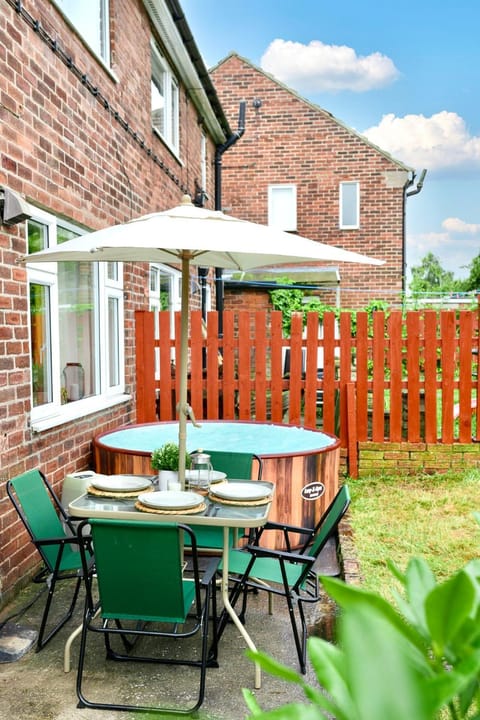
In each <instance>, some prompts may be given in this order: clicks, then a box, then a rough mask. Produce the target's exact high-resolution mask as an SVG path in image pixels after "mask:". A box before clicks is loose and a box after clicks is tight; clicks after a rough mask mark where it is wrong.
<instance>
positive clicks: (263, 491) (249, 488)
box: [213, 482, 272, 500]
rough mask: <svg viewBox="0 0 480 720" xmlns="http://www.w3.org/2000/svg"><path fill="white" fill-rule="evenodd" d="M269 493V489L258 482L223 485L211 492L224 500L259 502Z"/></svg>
mask: <svg viewBox="0 0 480 720" xmlns="http://www.w3.org/2000/svg"><path fill="white" fill-rule="evenodd" d="M271 492H272V491H271V489H270V488H269V487H267V486H266V485H262V484H260V483H258V482H245V483H234V482H231V483H225V484H224V485H220V486H219V487H218V488H215V490H214V491H213V493H214V495H216V496H217V497H219V498H223V499H224V500H261V499H262V498H265V497H267V495H270V494H271Z"/></svg>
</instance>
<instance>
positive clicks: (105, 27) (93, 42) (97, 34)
mask: <svg viewBox="0 0 480 720" xmlns="http://www.w3.org/2000/svg"><path fill="white" fill-rule="evenodd" d="M55 2H56V4H57V5H58V7H59V8H60V10H62V12H63V14H64V15H65V16H66V17H67V18H68V19H69V20H70V22H71V23H72V25H73V26H74V27H75V29H76V30H77V32H78V33H79V35H81V36H82V38H83V39H84V40H85V42H86V43H87V44H88V45H89V47H90V48H91V49H92V50H93V52H94V53H96V54H97V55H98V56H99V57H101V58H102V60H103V61H104V62H105V63H107V64H109V63H110V38H109V7H108V3H109V0H82V2H78V0H55Z"/></svg>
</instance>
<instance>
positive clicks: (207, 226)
mask: <svg viewBox="0 0 480 720" xmlns="http://www.w3.org/2000/svg"><path fill="white" fill-rule="evenodd" d="M72 260H73V261H81V262H157V263H174V264H175V263H180V264H181V267H182V300H181V307H182V318H181V336H180V368H179V375H180V384H179V392H180V394H179V407H178V413H179V452H180V464H179V479H180V482H181V484H182V487H184V485H185V456H186V436H187V428H186V422H187V415H188V413H189V407H188V403H187V363H188V310H189V274H190V265H202V266H207V267H219V268H224V269H234V270H249V269H251V268H255V267H263V266H265V265H279V264H283V263H288V262H292V261H294V262H303V263H305V262H315V261H318V262H325V261H332V262H354V263H365V264H370V265H382V264H383V261H382V260H376V259H373V258H370V257H367V256H366V255H361V254H359V253H353V252H349V251H347V250H343V249H341V248H337V247H335V246H333V245H326V244H324V243H320V242H316V241H313V240H309V239H307V238H304V237H301V236H299V235H291V234H289V233H287V232H284V231H282V230H278V229H276V228H272V227H269V226H267V225H261V224H257V223H252V222H248V221H246V220H240V219H238V218H235V217H232V216H230V215H225V214H224V213H223V212H220V211H219V210H208V209H205V208H198V207H195V206H194V205H193V204H192V202H191V200H190V198H189V197H188V196H184V198H183V199H182V203H181V204H180V205H178V206H176V207H174V208H172V209H170V210H165V211H164V212H158V213H152V214H149V215H143V216H142V217H140V218H137V219H135V220H131V221H130V222H127V223H123V224H121V225H114V226H112V227H108V228H105V229H103V230H98V231H96V232H92V233H90V234H88V235H82V236H80V237H77V238H74V239H73V240H68V241H67V242H64V243H62V244H61V245H57V246H55V247H52V248H48V249H46V250H41V251H39V252H36V253H32V254H30V255H24V256H22V257H21V262H22V263H24V264H25V263H37V262H66V261H72Z"/></svg>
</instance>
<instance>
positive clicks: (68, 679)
mask: <svg viewBox="0 0 480 720" xmlns="http://www.w3.org/2000/svg"><path fill="white" fill-rule="evenodd" d="M319 571H320V572H323V573H326V574H327V573H328V574H336V572H337V571H338V568H337V567H336V564H335V556H334V553H332V550H331V548H330V549H329V550H327V549H326V551H325V552H324V553H323V554H322V558H321V563H320V564H319ZM40 587H41V586H38V585H33V584H30V585H29V586H28V587H27V588H25V589H24V590H23V591H22V592H21V593H20V594H19V596H18V597H17V598H16V600H15V602H14V603H13V604H12V605H10V606H9V607H5V608H4V609H3V611H2V613H1V617H0V619H1V620H2V621H4V620H5V619H6V618H7V617H10V616H11V615H12V614H13V613H14V612H18V611H20V610H22V609H23V608H25V607H27V606H28V605H29V603H30V602H31V601H32V599H33V598H34V597H35V596H36V594H37V593H38V591H39V588H40ZM63 592H65V591H64V590H63V589H62V590H61V591H60V592H59V590H57V591H56V593H59V597H58V599H59V600H60V602H61V596H62V593H63ZM44 602H45V594H42V595H41V596H40V598H38V600H37V601H36V602H34V604H33V605H32V607H30V608H29V609H28V610H27V611H26V612H25V613H24V614H22V615H20V616H18V617H16V618H14V619H13V620H12V622H14V623H17V624H18V626H19V627H21V628H27V629H33V630H34V629H36V628H37V627H38V623H39V618H40V613H41V611H42V609H43V604H44ZM82 604H83V603H82V602H81V601H80V602H79V604H78V610H77V613H76V617H75V618H74V619H73V620H72V621H71V622H70V623H69V624H68V625H67V626H66V628H64V629H63V630H62V631H60V633H59V634H58V635H57V636H56V637H55V638H54V639H53V640H52V641H51V642H50V643H49V644H48V645H47V646H46V648H44V649H43V650H42V651H41V652H39V653H35V651H34V649H30V650H29V651H28V652H27V653H25V654H24V655H23V656H22V657H20V658H19V659H18V660H15V661H13V662H3V663H2V664H0V717H1V718H5V719H7V718H10V717H12V718H14V717H15V718H19V719H21V720H88V719H91V718H92V719H93V718H99V719H100V718H109V719H111V720H116V719H117V718H125V717H128V714H127V713H125V712H112V711H105V710H92V709H86V708H84V709H78V708H77V697H76V691H75V682H76V665H77V659H78V647H79V642H78V639H77V640H76V641H75V642H74V644H73V647H72V670H71V672H69V673H65V672H64V669H63V650H64V645H65V641H66V639H67V637H68V635H69V633H70V632H71V631H72V630H73V629H74V628H75V626H76V625H77V624H78V623H79V622H80V617H81V608H82ZM327 616H328V617H327ZM331 616H332V609H331V606H330V605H329V603H328V602H327V603H325V604H322V603H319V604H317V605H316V606H315V608H314V610H313V611H312V614H311V616H310V622H311V626H312V632H315V631H316V630H315V627H317V628H324V627H331V619H332V617H331ZM247 627H248V631H249V633H250V634H251V636H252V638H253V639H254V640H255V643H256V645H257V647H258V648H259V649H260V650H262V651H264V652H267V653H268V654H271V655H272V656H274V657H275V658H276V659H277V660H278V661H280V662H284V663H285V664H287V665H290V666H291V667H293V668H295V669H298V664H297V657H296V653H295V649H294V644H293V637H292V631H291V626H290V622H289V619H288V615H287V612H286V604H285V603H284V602H283V601H282V599H281V598H274V614H273V615H269V614H268V610H267V597H266V594H265V593H260V594H259V595H258V596H252V597H251V598H250V599H249V606H248V613H247ZM0 640H1V637H0ZM93 642H94V643H95V642H96V643H97V646H98V648H99V650H98V652H94V653H93V654H91V655H90V656H89V658H90V661H89V662H90V670H93V671H94V673H93V674H94V675H95V681H94V682H92V683H91V684H90V687H89V690H91V692H92V693H94V692H95V691H98V690H99V687H98V686H99V685H101V686H102V685H103V686H104V687H106V688H108V691H109V693H110V698H115V699H117V696H118V697H119V696H120V694H121V692H122V691H125V688H126V687H127V688H128V694H129V697H130V701H132V699H133V700H135V701H139V700H140V699H141V698H142V697H143V696H144V695H145V693H146V692H147V690H148V688H152V687H153V688H158V689H159V691H160V688H161V680H160V678H162V675H163V677H165V676H166V673H168V675H170V676H171V682H169V683H168V684H169V685H170V687H174V689H175V695H176V697H177V698H178V699H179V700H181V699H183V698H184V697H186V696H187V695H188V694H189V691H190V688H191V686H192V685H193V683H194V682H196V681H197V676H196V675H195V677H194V676H193V675H192V671H191V670H190V669H184V668H180V667H173V668H172V667H170V668H169V667H165V666H164V667H163V668H162V667H161V666H147V667H145V666H144V665H133V666H132V664H131V663H125V664H119V663H108V664H106V663H105V659H104V658H105V655H104V650H103V645H102V642H103V641H102V640H101V638H97V637H95V638H94V641H93ZM244 650H245V644H244V641H243V639H242V637H241V635H240V633H239V632H238V631H237V630H236V628H235V627H234V626H233V625H228V626H227V628H226V630H225V633H224V635H223V637H222V639H221V645H220V651H219V667H218V668H210V669H209V670H208V672H207V685H206V697H205V700H204V703H203V705H202V707H201V708H200V711H199V715H198V717H199V718H201V720H243V718H245V717H246V716H247V715H248V710H247V707H246V704H245V701H244V699H243V696H242V688H250V689H253V683H254V666H253V664H252V662H251V661H250V660H249V659H247V658H246V657H245V654H244ZM106 665H108V668H106ZM119 665H120V666H121V667H119ZM112 666H113V667H112ZM90 670H89V673H88V675H87V679H90ZM306 679H307V680H310V681H313V674H312V673H311V672H310V671H309V670H308V671H307V676H306ZM262 680H263V682H262V687H261V689H259V690H256V691H255V695H256V697H257V699H258V702H259V703H260V705H261V707H262V708H264V709H272V708H275V707H278V706H279V705H282V704H284V703H287V702H292V701H294V700H295V699H296V700H300V701H301V700H303V699H304V696H303V693H302V692H301V691H300V690H299V689H298V688H296V687H295V686H293V685H291V684H287V683H284V682H281V681H279V680H277V679H275V678H272V677H271V676H269V675H266V674H265V673H263V674H262ZM100 689H101V688H100ZM137 716H138V715H137ZM142 717H145V716H144V715H142ZM156 717H162V716H161V715H159V714H157V715H156ZM170 717H171V716H170Z"/></svg>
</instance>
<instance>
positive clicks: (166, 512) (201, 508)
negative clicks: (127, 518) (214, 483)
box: [135, 500, 207, 515]
mask: <svg viewBox="0 0 480 720" xmlns="http://www.w3.org/2000/svg"><path fill="white" fill-rule="evenodd" d="M135 507H136V508H137V510H140V511H141V512H147V513H155V514H156V515H194V514H196V513H200V512H203V511H204V510H205V508H206V507H207V506H206V505H205V503H203V502H202V503H201V504H200V505H196V506H195V507H194V508H178V509H177V510H163V509H160V508H151V507H148V506H147V505H144V504H143V503H141V502H140V501H139V500H137V502H136V503H135Z"/></svg>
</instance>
